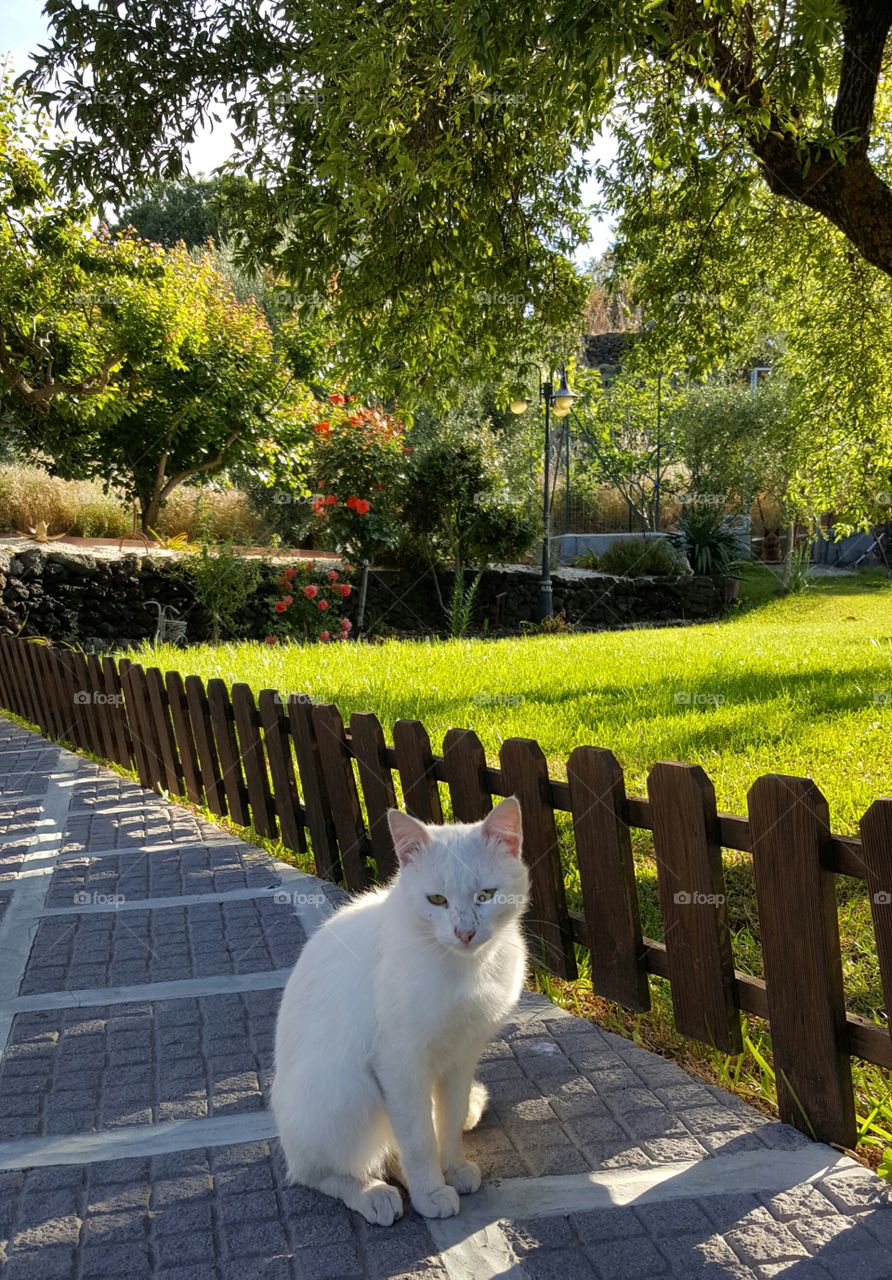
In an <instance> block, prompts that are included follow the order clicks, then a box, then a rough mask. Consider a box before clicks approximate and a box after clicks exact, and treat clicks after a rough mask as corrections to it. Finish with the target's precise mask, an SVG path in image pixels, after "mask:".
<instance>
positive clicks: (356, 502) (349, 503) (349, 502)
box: [344, 493, 360, 511]
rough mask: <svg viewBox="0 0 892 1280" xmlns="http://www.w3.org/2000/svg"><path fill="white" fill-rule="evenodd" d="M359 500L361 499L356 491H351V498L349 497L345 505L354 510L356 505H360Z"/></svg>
mask: <svg viewBox="0 0 892 1280" xmlns="http://www.w3.org/2000/svg"><path fill="white" fill-rule="evenodd" d="M359 501H360V500H359V498H357V496H356V494H355V493H351V494H350V497H349V498H348V499H347V501H346V502H345V503H344V506H346V507H349V509H350V510H351V511H353V510H354V509H355V508H356V507H358V506H359Z"/></svg>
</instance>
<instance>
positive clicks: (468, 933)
mask: <svg viewBox="0 0 892 1280" xmlns="http://www.w3.org/2000/svg"><path fill="white" fill-rule="evenodd" d="M452 932H453V933H454V934H455V936H456V938H458V940H459V942H463V943H464V944H465V946H467V945H468V943H469V942H470V941H471V939H472V938H473V936H474V934H475V933H476V932H477V930H476V929H465V930H464V932H462V930H461V929H453V931H452Z"/></svg>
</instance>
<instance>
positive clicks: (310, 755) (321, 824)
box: [288, 693, 344, 884]
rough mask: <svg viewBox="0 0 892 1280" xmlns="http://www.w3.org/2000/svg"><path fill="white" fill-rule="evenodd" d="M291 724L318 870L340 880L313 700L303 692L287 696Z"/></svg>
mask: <svg viewBox="0 0 892 1280" xmlns="http://www.w3.org/2000/svg"><path fill="white" fill-rule="evenodd" d="M288 724H289V727H290V729H291V738H292V741H293V742H294V755H295V758H296V759H297V768H298V771H299V773H300V786H301V791H302V793H303V797H304V804H305V805H306V810H307V826H308V827H309V829H310V839H311V841H312V843H313V863H314V865H315V867H316V874H317V875H319V876H322V877H323V878H324V879H326V880H333V881H334V882H335V883H336V884H340V883H341V881H342V880H343V878H344V876H343V870H342V868H341V856H340V852H339V850H338V839H337V833H336V831H335V825H334V817H333V815H332V810H331V802H330V800H329V798H328V790H327V788H326V785H325V774H324V772H323V770H322V761H321V758H320V755H319V744H318V742H317V741H316V726H315V724H314V723H313V702H312V699H311V698H309V697H308V696H307V695H306V694H304V693H292V694H291V695H290V696H289V698H288Z"/></svg>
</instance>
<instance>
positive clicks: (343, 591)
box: [339, 582, 353, 600]
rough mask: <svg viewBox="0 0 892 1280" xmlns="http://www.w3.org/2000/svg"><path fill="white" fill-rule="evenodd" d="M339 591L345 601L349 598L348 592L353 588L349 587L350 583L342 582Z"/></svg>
mask: <svg viewBox="0 0 892 1280" xmlns="http://www.w3.org/2000/svg"><path fill="white" fill-rule="evenodd" d="M339 590H340V594H341V595H342V596H343V597H344V599H345V600H346V599H347V597H348V596H349V594H350V592H351V591H352V590H353V588H352V587H351V586H350V583H349V582H342V583H341V585H340V588H339Z"/></svg>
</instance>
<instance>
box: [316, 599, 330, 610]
mask: <svg viewBox="0 0 892 1280" xmlns="http://www.w3.org/2000/svg"><path fill="white" fill-rule="evenodd" d="M316 608H317V609H321V610H322V612H323V613H324V612H325V610H326V609H327V608H328V601H327V600H317V601H316Z"/></svg>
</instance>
